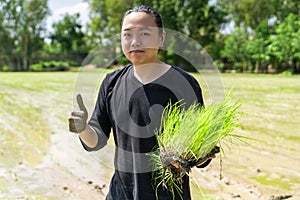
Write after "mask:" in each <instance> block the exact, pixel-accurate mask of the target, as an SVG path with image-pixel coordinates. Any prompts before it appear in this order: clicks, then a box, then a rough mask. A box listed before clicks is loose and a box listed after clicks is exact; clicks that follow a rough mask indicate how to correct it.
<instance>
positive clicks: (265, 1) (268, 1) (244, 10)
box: [218, 0, 280, 30]
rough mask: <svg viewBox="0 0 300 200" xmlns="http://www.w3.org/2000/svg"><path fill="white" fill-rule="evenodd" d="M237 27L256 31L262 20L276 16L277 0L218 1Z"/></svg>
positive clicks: (278, 4)
mask: <svg viewBox="0 0 300 200" xmlns="http://www.w3.org/2000/svg"><path fill="white" fill-rule="evenodd" d="M218 4H220V6H221V7H222V8H223V9H224V10H225V11H226V12H227V13H228V18H229V19H230V20H232V21H234V22H235V25H236V26H237V27H240V28H243V29H245V30H247V29H248V28H251V29H256V28H257V27H258V26H259V24H260V23H261V22H262V21H263V20H268V19H270V18H272V17H274V16H275V15H276V9H277V8H278V7H279V6H280V3H279V1H278V0H218Z"/></svg>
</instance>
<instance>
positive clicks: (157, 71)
mask: <svg viewBox="0 0 300 200" xmlns="http://www.w3.org/2000/svg"><path fill="white" fill-rule="evenodd" d="M170 67H171V66H170V65H167V64H166V63H163V62H160V63H151V64H144V65H139V66H134V75H135V77H136V78H137V79H138V80H139V81H140V82H141V83H143V84H147V83H150V82H153V81H154V80H156V79H158V78H159V77H161V76H162V75H163V74H165V73H166V72H167V71H168V70H169V69H170Z"/></svg>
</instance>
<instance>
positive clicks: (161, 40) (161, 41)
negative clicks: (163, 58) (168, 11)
mask: <svg viewBox="0 0 300 200" xmlns="http://www.w3.org/2000/svg"><path fill="white" fill-rule="evenodd" d="M165 38H166V32H165V31H163V32H162V34H161V36H160V39H159V47H163V46H164V42H165Z"/></svg>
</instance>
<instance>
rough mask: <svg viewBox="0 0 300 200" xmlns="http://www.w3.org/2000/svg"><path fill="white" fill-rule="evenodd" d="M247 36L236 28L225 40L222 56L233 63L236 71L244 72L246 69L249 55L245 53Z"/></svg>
mask: <svg viewBox="0 0 300 200" xmlns="http://www.w3.org/2000/svg"><path fill="white" fill-rule="evenodd" d="M247 42H248V34H247V33H246V32H245V31H244V30H243V29H240V28H237V29H236V30H235V31H234V32H232V33H231V34H230V35H228V37H227V38H226V39H225V47H224V50H223V51H222V56H223V57H225V58H226V59H227V60H228V61H230V62H232V63H233V65H234V66H233V67H234V69H236V70H240V71H244V70H246V69H247V61H248V60H249V54H248V52H247Z"/></svg>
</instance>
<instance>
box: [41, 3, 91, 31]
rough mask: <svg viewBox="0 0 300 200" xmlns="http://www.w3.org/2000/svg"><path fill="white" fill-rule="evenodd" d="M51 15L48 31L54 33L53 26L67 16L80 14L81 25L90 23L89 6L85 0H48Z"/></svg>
mask: <svg viewBox="0 0 300 200" xmlns="http://www.w3.org/2000/svg"><path fill="white" fill-rule="evenodd" d="M48 6H49V9H50V11H51V15H50V16H48V18H47V21H46V22H47V30H49V31H52V30H53V29H52V24H53V23H54V22H58V21H59V20H61V19H62V18H63V16H64V15H65V14H67V13H68V14H70V15H73V14H75V13H80V20H81V24H85V23H86V22H87V21H88V15H89V6H88V3H87V2H84V0H48Z"/></svg>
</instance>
